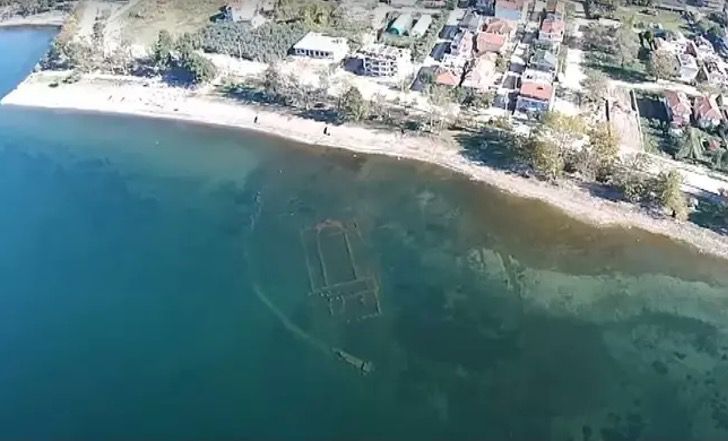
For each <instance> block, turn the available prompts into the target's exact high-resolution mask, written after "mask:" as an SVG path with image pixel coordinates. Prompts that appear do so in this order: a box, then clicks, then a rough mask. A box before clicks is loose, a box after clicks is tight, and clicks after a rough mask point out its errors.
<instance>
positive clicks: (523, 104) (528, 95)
mask: <svg viewBox="0 0 728 441" xmlns="http://www.w3.org/2000/svg"><path fill="white" fill-rule="evenodd" d="M553 97H554V86H552V85H551V84H548V83H542V82H533V81H524V82H522V83H521V88H520V89H519V90H518V99H517V100H516V110H518V111H521V112H525V113H543V112H547V111H548V110H549V109H550V108H551V101H552V100H553Z"/></svg>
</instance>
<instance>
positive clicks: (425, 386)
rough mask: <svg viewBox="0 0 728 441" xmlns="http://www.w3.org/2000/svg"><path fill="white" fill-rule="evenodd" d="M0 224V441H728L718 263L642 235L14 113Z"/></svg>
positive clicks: (727, 341) (6, 113)
mask: <svg viewBox="0 0 728 441" xmlns="http://www.w3.org/2000/svg"><path fill="white" fill-rule="evenodd" d="M4 32H5V31H0V45H2V44H3V42H4V41H7V38H8V37H7V34H4ZM38 38H39V39H40V38H41V36H39V37H38ZM43 38H44V37H43ZM19 52H20V53H24V52H22V51H19ZM26 64H27V63H26ZM31 64H32V63H31ZM27 68H28V67H27V66H26V69H27ZM3 72H6V71H3ZM0 75H4V74H0ZM12 81H15V80H12V79H8V78H3V79H2V81H0V86H2V87H6V86H5V84H11V83H12ZM10 87H11V86H10ZM0 207H2V209H0V293H1V294H2V295H0V348H2V351H3V358H2V359H3V361H1V362H0V391H2V394H0V438H5V439H47V438H56V439H58V438H64V439H97V438H103V439H119V440H122V439H123V440H128V439H201V438H202V439H213V438H216V439H230V438H250V439H322V438H325V439H401V438H404V439H555V440H565V439H574V440H581V439H592V440H598V439H603V440H622V439H661V440H667V439H676V440H687V439H723V438H726V437H728V431H727V429H728V410H727V409H726V405H727V404H728V402H726V396H725V391H726V390H728V389H727V388H726V386H728V371H727V370H726V368H727V367H728V335H727V334H726V323H728V321H727V320H726V319H727V318H728V272H726V263H725V262H724V261H721V260H718V259H714V258H710V257H707V256H703V255H700V254H698V253H697V252H695V251H694V250H693V249H691V248H688V247H685V246H683V245H680V244H676V243H674V242H671V241H668V240H666V239H663V238H660V237H657V236H653V235H649V234H645V233H642V232H639V231H635V230H630V231H625V230H621V229H595V228H592V227H589V226H586V225H583V224H581V223H579V222H577V221H575V220H573V219H570V218H567V217H565V216H563V215H561V214H560V213H559V212H557V211H556V210H554V209H551V208H549V207H547V206H545V205H543V204H541V203H538V202H533V201H528V200H523V199H517V198H512V197H510V196H507V195H504V194H502V193H501V192H498V191H496V190H493V189H490V188H488V187H484V186H482V185H478V184H475V183H472V182H469V181H467V180H466V179H465V178H463V177H461V176H458V175H454V174H452V173H450V172H448V171H444V170H440V169H437V168H434V167H430V166H426V165H421V164H415V163H411V162H406V161H401V162H400V161H393V160H390V159H385V158H378V157H364V156H361V155H359V156H354V155H352V154H349V153H342V152H325V151H324V150H323V149H319V148H313V147H308V146H301V145H296V144H292V143H288V142H285V141H282V140H278V139H272V138H267V137H262V136H258V135H254V134H250V133H243V132H239V131H234V130H226V129H219V128H209V127H201V126H194V125H190V124H181V123H175V122H167V121H150V120H140V119H134V118H120V117H107V116H99V115H85V114H78V113H64V112H48V111H30V110H21V109H14V108H3V109H0ZM327 220H328V221H329V223H328V224H323V222H325V221H327ZM335 221H338V222H340V224H334V223H333V222H335ZM316 227H318V229H319V230H318V233H317V230H316ZM312 229H313V230H312ZM352 262H353V264H352ZM352 278H356V280H357V281H358V282H356V283H360V282H361V283H364V288H361V287H360V288H359V289H358V290H356V291H357V292H359V293H360V294H361V293H363V294H366V296H364V297H360V298H353V297H348V298H347V299H348V301H347V302H342V301H341V300H340V299H337V298H336V296H337V295H344V294H346V293H347V292H348V291H346V290H347V289H352V285H351V284H346V283H343V284H342V282H347V281H350V280H351V279H352ZM362 281H365V282H362ZM324 288H326V289H328V290H329V291H326V289H324ZM367 289H368V290H367ZM312 290H314V291H316V293H315V294H314V295H310V294H311V291H312ZM373 292H374V293H376V295H377V297H376V298H378V309H377V308H372V307H371V301H372V298H373V297H372V296H371V294H372V293H373ZM327 293H328V295H333V296H334V297H333V298H332V299H331V302H330V303H329V302H328V301H327V299H326V297H325V296H326V295H327ZM332 293H333V294H332ZM329 307H331V310H329ZM332 311H333V313H332ZM377 311H378V312H379V313H378V314H377ZM369 315H374V316H373V317H365V316H369ZM347 319H349V322H347V321H346V320H347ZM334 349H343V350H344V351H346V352H347V353H349V354H352V355H353V356H355V357H358V358H359V359H361V360H366V361H368V362H370V363H371V364H372V366H373V367H374V370H373V371H372V372H371V373H369V374H368V375H362V372H361V370H360V369H358V368H357V367H355V366H353V365H352V364H350V363H347V362H346V361H344V360H343V359H342V358H341V357H339V356H338V355H337V354H336V353H334V352H333V350H334Z"/></svg>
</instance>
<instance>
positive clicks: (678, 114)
mask: <svg viewBox="0 0 728 441" xmlns="http://www.w3.org/2000/svg"><path fill="white" fill-rule="evenodd" d="M663 103H664V104H665V110H666V111H667V118H668V119H669V120H670V125H671V126H672V128H673V129H678V130H680V129H682V128H683V127H685V126H687V125H689V124H690V115H692V113H693V111H692V106H691V105H690V99H688V96H687V95H685V94H684V93H682V92H678V91H674V90H666V91H665V92H664V94H663Z"/></svg>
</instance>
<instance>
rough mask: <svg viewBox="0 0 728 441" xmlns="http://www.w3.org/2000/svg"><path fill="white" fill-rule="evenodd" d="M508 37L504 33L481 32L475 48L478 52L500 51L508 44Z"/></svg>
mask: <svg viewBox="0 0 728 441" xmlns="http://www.w3.org/2000/svg"><path fill="white" fill-rule="evenodd" d="M506 40H507V37H506V36H505V35H502V34H491V33H489V32H481V33H479V34H478V37H477V38H476V40H475V48H476V51H477V52H478V54H484V53H486V52H500V50H501V49H502V48H503V46H504V45H505V44H506Z"/></svg>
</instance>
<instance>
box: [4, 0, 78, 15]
mask: <svg viewBox="0 0 728 441" xmlns="http://www.w3.org/2000/svg"><path fill="white" fill-rule="evenodd" d="M75 4H76V0H0V12H2V9H4V8H7V13H8V14H19V15H33V14H40V13H43V12H50V11H54V10H62V11H69V10H71V8H73V6H74V5H75Z"/></svg>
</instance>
